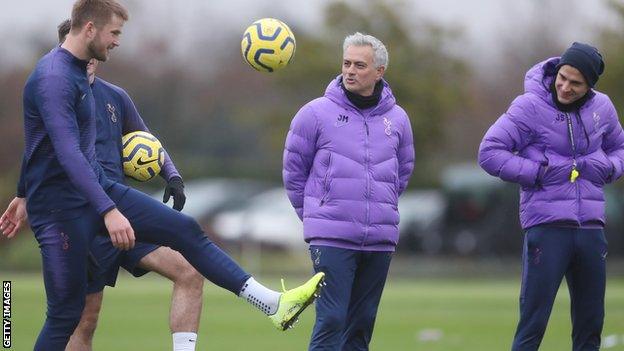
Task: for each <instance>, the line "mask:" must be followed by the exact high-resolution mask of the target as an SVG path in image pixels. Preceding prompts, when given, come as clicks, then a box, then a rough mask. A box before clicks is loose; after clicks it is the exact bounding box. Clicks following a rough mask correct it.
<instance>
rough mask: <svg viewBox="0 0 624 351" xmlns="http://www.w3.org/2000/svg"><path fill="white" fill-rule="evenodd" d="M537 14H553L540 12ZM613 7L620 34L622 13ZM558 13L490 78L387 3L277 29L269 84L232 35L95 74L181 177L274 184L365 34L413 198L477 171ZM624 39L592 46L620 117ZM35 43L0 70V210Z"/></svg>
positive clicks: (403, 8)
mask: <svg viewBox="0 0 624 351" xmlns="http://www.w3.org/2000/svg"><path fill="white" fill-rule="evenodd" d="M543 3H550V4H554V5H553V6H550V7H548V8H547V9H546V10H545V9H544V4H543ZM610 4H611V5H610V6H611V8H612V9H613V11H615V12H616V13H617V14H618V16H619V18H620V22H621V23H624V4H622V2H620V1H611V3H610ZM564 5H565V1H561V0H551V1H548V2H535V7H536V10H535V13H536V14H539V15H536V16H534V17H533V21H534V23H530V24H529V26H528V28H529V29H528V30H527V31H526V32H520V33H518V32H514V33H512V34H511V35H510V36H509V37H505V36H504V35H502V34H501V38H500V45H499V46H500V50H501V51H502V52H503V53H504V55H505V57H506V58H507V59H506V60H505V62H503V63H502V64H501V65H499V66H498V67H496V68H495V69H496V70H498V71H499V72H498V71H497V72H498V73H496V72H494V73H491V76H490V77H489V78H488V77H484V76H482V75H480V74H479V73H478V72H475V70H474V69H473V68H471V65H470V63H469V62H468V61H467V59H466V58H461V57H460V56H459V55H455V54H453V53H452V52H451V50H449V47H458V46H459V47H461V45H462V41H463V40H464V38H463V33H462V30H461V29H458V28H446V27H442V26H440V25H437V24H434V23H433V22H431V21H429V20H427V19H425V18H421V17H419V16H417V15H414V11H412V10H413V9H411V8H410V5H409V2H402V1H392V0H371V1H366V2H364V1H361V2H358V1H340V0H336V1H331V2H329V3H327V5H326V7H325V8H324V12H323V23H322V27H321V28H312V29H310V28H300V27H299V26H298V23H296V22H294V21H289V19H288V18H283V19H284V20H285V22H287V23H289V24H290V25H291V28H292V29H293V31H294V33H295V34H296V39H297V52H296V55H295V59H294V61H293V62H292V63H291V65H290V66H289V67H287V68H285V69H284V70H283V71H280V72H276V73H273V74H263V73H259V72H256V71H254V70H253V69H251V68H250V67H248V66H246V64H245V63H244V62H243V60H242V58H241V57H240V56H241V55H240V46H239V45H240V44H239V43H240V39H241V38H240V36H241V33H237V32H236V33H235V32H231V33H221V34H220V35H221V37H220V38H218V44H217V45H215V42H214V41H215V40H216V39H215V38H214V37H212V36H211V35H210V33H198V34H197V36H198V38H197V40H196V45H195V47H194V49H193V52H189V53H187V55H188V57H191V58H192V59H190V60H183V61H181V60H180V59H179V54H177V53H175V52H174V51H173V49H172V48H171V43H170V41H171V36H170V37H163V36H155V35H149V34H147V35H146V38H145V40H142V41H141V42H140V43H136V44H135V45H136V47H135V48H134V52H137V53H138V54H136V55H131V56H130V55H124V54H123V50H124V47H123V45H122V47H121V48H119V49H117V50H116V51H115V52H114V53H113V55H112V59H111V60H110V61H109V62H106V63H105V64H102V65H100V72H99V75H100V76H102V77H103V78H104V79H106V80H108V81H110V82H113V83H115V84H117V85H119V86H121V87H123V88H124V89H126V91H128V93H129V94H130V96H132V97H133V99H134V102H135V104H136V105H137V107H138V109H139V111H140V112H141V114H142V116H143V118H144V119H145V120H146V122H147V124H148V125H149V127H150V129H151V130H152V131H153V132H154V134H156V135H157V136H159V137H160V139H161V140H162V141H163V143H164V145H165V147H166V148H167V150H168V151H169V153H170V154H171V155H172V157H173V159H174V160H175V162H176V164H177V166H178V168H179V169H180V170H181V172H182V174H183V176H185V178H187V179H190V178H198V177H211V176H222V177H237V178H238V177H240V178H256V179H262V180H269V181H273V182H275V183H279V182H281V159H282V150H283V144H284V139H285V136H286V133H287V131H288V127H289V124H290V120H291V118H292V117H293V116H294V114H295V113H296V112H297V110H298V109H299V108H300V107H301V106H302V105H303V104H305V103H306V102H308V101H310V100H311V99H314V98H316V97H318V96H321V95H322V94H323V93H324V91H325V87H326V86H327V84H328V83H329V82H330V80H332V79H333V78H334V77H335V76H336V75H338V74H339V73H340V66H341V58H342V56H341V55H342V40H343V39H344V37H345V36H346V35H348V34H351V33H353V32H355V31H361V32H366V33H370V34H373V35H375V36H376V37H378V38H380V39H381V40H382V41H383V42H384V43H385V44H386V46H387V47H388V50H389V55H390V64H389V68H388V70H387V73H386V79H387V80H388V82H389V83H390V85H391V87H392V89H393V91H394V93H395V95H396V97H397V100H398V103H399V104H400V105H401V106H403V107H404V108H405V110H406V111H407V112H408V114H409V115H410V118H411V121H412V128H413V130H414V136H415V141H416V157H417V159H416V169H415V172H414V176H413V178H412V181H411V183H410V187H429V186H437V185H439V178H438V175H439V173H440V171H441V169H442V168H444V167H445V166H446V165H448V164H449V163H453V162H459V161H466V160H468V161H471V162H472V161H474V159H475V156H476V150H477V148H478V143H479V141H480V139H481V137H482V135H483V133H484V132H485V130H486V129H487V127H488V126H489V125H490V124H491V123H492V122H493V121H494V120H495V119H496V118H497V117H498V116H499V115H500V114H501V113H502V112H504V110H505V108H506V106H507V105H508V104H509V102H510V101H511V99H512V98H513V97H514V96H515V95H518V94H520V93H521V92H522V84H523V77H524V73H525V72H526V70H527V69H528V68H529V67H530V66H532V65H533V64H534V63H535V62H537V61H538V60H541V59H543V58H546V57H549V56H555V55H557V54H560V53H561V52H562V50H564V49H565V47H566V45H567V44H564V45H561V44H558V42H557V41H556V40H555V38H556V30H555V28H554V22H553V21H552V20H551V18H552V16H553V13H554V12H556V11H557V6H564ZM548 9H550V10H548ZM621 29H622V28H619V27H618V28H610V29H604V30H602V31H601V33H600V35H599V40H598V41H597V42H596V43H595V44H596V45H597V46H598V47H599V48H601V50H602V51H603V53H604V54H605V61H606V66H607V70H606V73H605V75H604V76H603V78H602V79H601V81H600V83H599V85H598V89H600V90H602V91H604V92H606V93H607V94H609V95H610V96H611V98H612V99H613V101H614V103H615V105H616V107H617V108H618V110H619V111H622V109H623V108H624V96H622V92H621V89H620V88H621V84H620V79H621V78H622V77H624V45H623V44H624V34H622V33H624V32H623V31H622V30H621ZM241 32H242V30H241ZM174 34H175V33H174ZM173 37H175V35H174V36H173ZM31 42H32V43H34V45H37V47H38V48H39V49H38V52H37V55H36V56H33V57H30V58H28V59H25V61H30V62H32V64H31V65H26V66H28V67H29V68H27V69H22V68H14V69H8V70H3V71H0V122H1V123H2V126H3V137H2V147H1V148H0V167H1V169H2V170H3V171H2V173H1V176H0V200H1V201H0V204H1V206H2V208H4V206H5V204H7V203H8V200H9V199H10V198H11V197H12V196H13V195H14V192H15V182H16V179H17V175H18V171H19V166H20V165H19V161H20V159H21V150H22V148H23V127H22V124H23V122H22V118H21V115H22V103H21V94H22V88H23V84H24V82H25V80H26V78H27V75H28V74H29V72H30V69H31V68H32V67H33V66H34V64H35V62H36V60H37V59H38V58H39V56H40V55H42V54H43V53H45V52H47V51H48V50H49V49H50V48H51V47H52V46H53V45H54V44H55V43H52V42H50V43H47V42H46V43H43V42H42V41H41V39H38V38H33V40H32V41H31ZM215 50H216V51H218V54H217V55H215V54H214V52H215ZM475 54H477V55H478V54H480V53H475ZM206 57H210V59H206ZM153 185H154V186H160V184H159V183H158V182H156V183H154V184H153Z"/></svg>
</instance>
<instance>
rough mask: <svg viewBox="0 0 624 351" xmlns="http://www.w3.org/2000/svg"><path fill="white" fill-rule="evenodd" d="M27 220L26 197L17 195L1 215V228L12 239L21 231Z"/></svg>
mask: <svg viewBox="0 0 624 351" xmlns="http://www.w3.org/2000/svg"><path fill="white" fill-rule="evenodd" d="M27 220H28V215H27V214H26V198H23V197H16V198H14V199H13V200H12V201H11V203H10V204H9V207H8V208H7V209H6V211H4V213H3V214H2V217H0V230H1V231H2V234H4V235H6V237H7V238H9V239H11V238H12V237H14V236H15V234H17V232H19V230H20V228H22V225H24V223H26V221H27Z"/></svg>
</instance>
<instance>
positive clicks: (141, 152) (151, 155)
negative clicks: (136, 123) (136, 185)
mask: <svg viewBox="0 0 624 351" xmlns="http://www.w3.org/2000/svg"><path fill="white" fill-rule="evenodd" d="M121 144H122V145H123V149H122V150H123V151H122V158H123V170H124V174H125V175H126V176H128V177H130V178H132V179H135V180H138V181H140V182H146V181H148V180H150V179H152V178H154V177H155V176H156V175H157V174H158V173H160V170H161V168H162V166H163V164H164V163H165V149H163V147H162V144H161V143H160V141H159V140H158V139H157V138H156V137H155V136H153V135H152V134H150V133H147V132H141V131H139V132H132V133H128V134H126V135H124V136H123V137H122V138H121Z"/></svg>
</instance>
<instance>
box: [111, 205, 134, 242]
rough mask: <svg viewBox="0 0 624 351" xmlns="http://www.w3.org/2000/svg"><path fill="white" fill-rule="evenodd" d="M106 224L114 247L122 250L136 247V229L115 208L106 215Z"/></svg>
mask: <svg viewBox="0 0 624 351" xmlns="http://www.w3.org/2000/svg"><path fill="white" fill-rule="evenodd" d="M104 224H105V225H106V230H108V235H110V238H111V242H112V243H113V246H114V247H116V248H118V249H121V250H130V249H131V248H133V247H134V229H132V226H131V225H130V222H128V220H127V219H126V217H124V215H123V214H121V212H119V210H117V209H116V208H114V209H112V210H110V211H108V212H107V213H106V214H105V215H104Z"/></svg>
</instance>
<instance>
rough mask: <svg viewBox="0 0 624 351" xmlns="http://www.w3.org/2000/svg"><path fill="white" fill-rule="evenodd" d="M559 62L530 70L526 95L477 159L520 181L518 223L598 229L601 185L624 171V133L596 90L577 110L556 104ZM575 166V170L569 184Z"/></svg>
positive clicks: (499, 124)
mask: <svg viewBox="0 0 624 351" xmlns="http://www.w3.org/2000/svg"><path fill="white" fill-rule="evenodd" d="M558 63H559V58H558V57H555V58H551V59H548V60H546V61H544V62H541V63H539V64H537V65H535V66H533V68H531V69H530V70H529V71H528V72H527V74H526V77H525V82H524V90H525V93H524V94H523V95H520V96H518V97H517V98H516V99H515V100H514V101H513V102H512V103H511V106H510V107H509V109H508V110H507V112H505V113H504V114H503V115H502V116H501V117H500V118H499V119H498V120H497V121H496V122H495V123H494V124H493V125H492V126H491V127H490V129H489V130H488V131H487V133H486V134H485V137H484V138H483V141H482V142H481V146H480V148H479V164H480V165H481V167H483V169H484V170H486V171H487V172H488V173H489V174H491V175H493V176H496V177H500V178H501V179H503V180H505V181H508V182H513V183H518V184H520V186H521V189H520V223H521V225H522V228H524V229H527V228H530V227H533V226H536V225H539V224H546V223H556V224H565V225H573V226H580V227H601V226H604V224H605V200H604V192H603V186H604V185H605V184H606V183H609V182H612V181H614V180H616V179H618V178H619V177H620V176H621V175H622V172H624V133H623V131H622V126H621V125H620V122H619V120H618V116H617V113H616V111H615V108H614V106H613V103H612V102H611V100H610V99H609V97H608V96H607V95H605V94H603V93H600V92H598V91H595V90H590V91H588V94H590V96H589V98H588V100H587V101H586V102H585V104H583V105H582V107H581V108H580V109H579V110H578V112H577V111H573V112H562V111H560V110H558V109H557V108H556V106H555V104H554V102H553V98H552V95H551V91H550V85H551V84H552V82H553V79H554V78H555V74H556V66H557V64H558ZM570 131H571V132H570ZM575 164H576V169H577V170H578V172H579V176H578V178H577V179H576V181H574V182H572V181H571V179H570V178H571V177H570V175H571V172H572V169H573V167H574V165H575Z"/></svg>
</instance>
